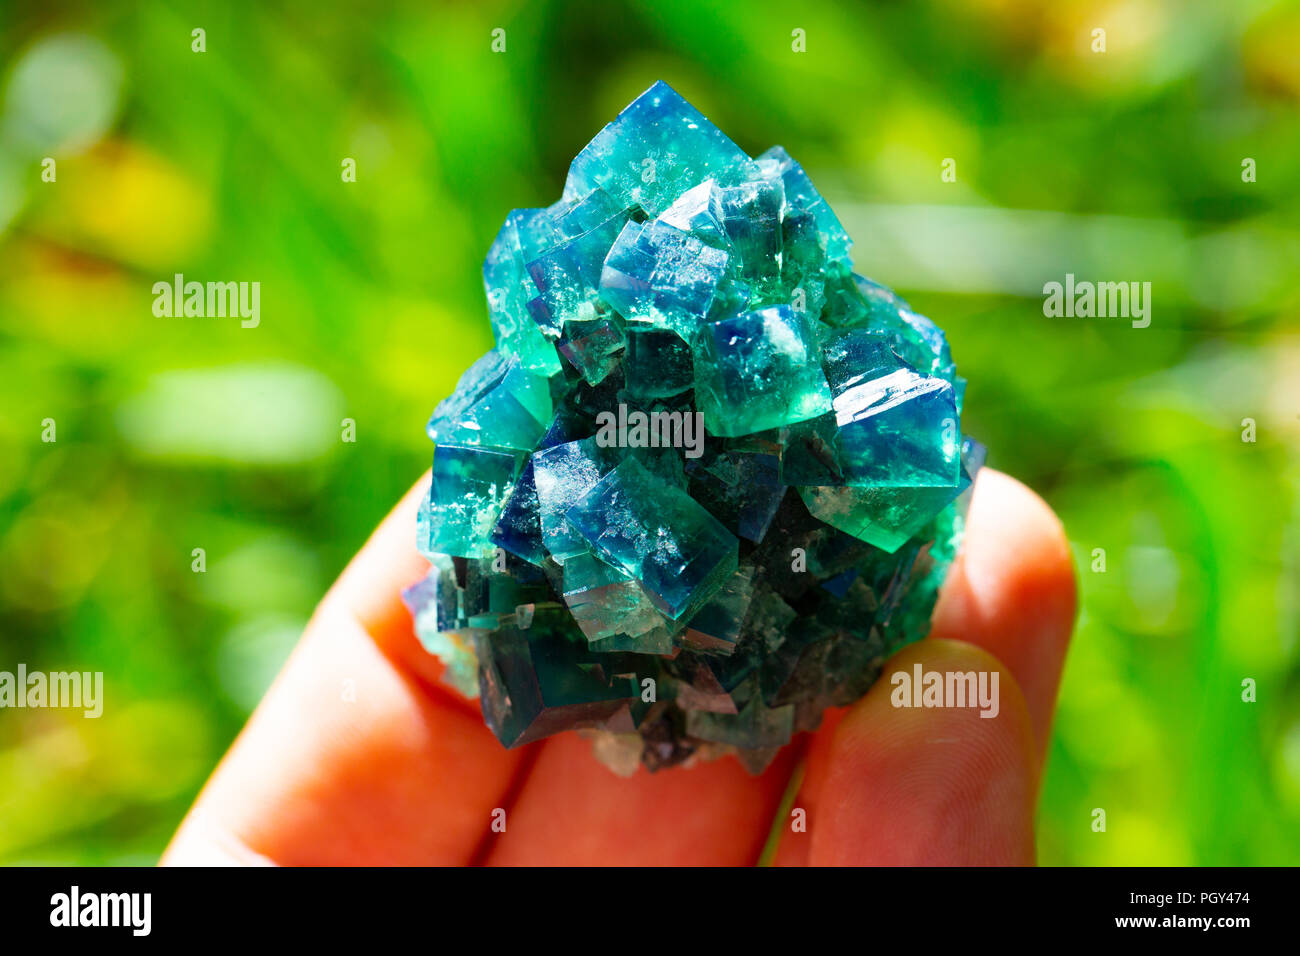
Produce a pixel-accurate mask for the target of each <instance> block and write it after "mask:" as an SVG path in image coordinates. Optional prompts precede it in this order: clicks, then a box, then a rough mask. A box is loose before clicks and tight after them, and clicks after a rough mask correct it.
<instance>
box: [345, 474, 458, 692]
mask: <svg viewBox="0 0 1300 956" xmlns="http://www.w3.org/2000/svg"><path fill="white" fill-rule="evenodd" d="M429 480H430V478H429V473H428V472H425V473H424V475H423V476H421V478H420V480H419V481H417V482H416V483H415V484H414V485H413V486H412V487H411V489H410V491H408V492H407V493H406V494H405V495H404V496H403V497H402V500H401V501H399V502H398V503H397V505H396V506H395V507H394V508H393V510H392V511H390V512H389V513H388V516H387V517H386V518H385V519H384V520H383V521H382V522H381V523H380V525H379V527H378V528H376V529H375V532H374V534H372V535H371V536H370V539H369V540H368V541H366V543H365V545H364V546H363V547H362V548H361V551H360V552H358V554H357V556H356V557H355V558H354V559H353V560H352V561H351V563H349V564H348V566H347V567H346V568H345V569H344V570H343V573H342V574H341V575H340V576H339V579H338V580H337V581H336V582H334V586H333V587H332V588H330V591H329V594H327V595H326V597H325V600H324V602H322V606H338V607H341V608H342V609H343V610H344V611H345V612H346V613H347V614H350V615H351V616H352V617H354V618H355V619H356V620H357V621H358V622H359V623H360V625H361V627H362V628H363V629H364V630H365V631H366V632H367V633H369V634H370V636H371V637H372V638H373V639H374V641H375V644H376V645H378V647H379V649H380V650H381V651H383V653H384V654H385V655H387V656H388V657H389V658H391V659H392V660H393V661H394V663H396V664H397V665H398V667H399V668H400V669H402V670H403V671H404V672H405V673H407V674H410V675H411V676H412V677H415V678H416V679H417V680H419V681H421V682H423V683H424V684H425V686H426V687H427V688H428V689H429V690H430V692H431V693H433V694H435V695H440V696H444V697H446V698H448V699H450V700H452V701H453V702H455V703H456V704H457V705H459V706H461V707H462V708H463V709H464V710H465V711H466V712H467V713H475V714H477V713H478V712H479V711H478V705H477V704H476V703H475V702H474V701H471V700H468V699H467V698H465V697H464V696H463V695H462V694H461V693H460V692H459V691H457V690H456V689H455V688H454V687H452V686H451V685H450V684H447V683H446V682H444V681H443V680H442V679H441V678H442V675H443V672H444V671H445V670H446V667H445V666H444V665H443V663H442V661H440V660H439V659H438V658H436V657H434V656H433V655H432V654H429V653H428V652H427V651H425V649H424V648H423V646H422V645H421V644H420V641H419V638H417V637H416V636H415V628H414V626H413V624H412V621H411V613H410V611H409V609H408V608H407V607H406V605H405V604H404V603H403V601H402V590H403V589H404V588H406V587H409V586H410V585H412V584H414V583H415V582H417V581H419V580H420V579H421V578H423V577H424V575H425V574H426V573H428V570H429V562H428V561H427V560H426V559H425V558H424V557H423V556H422V555H421V554H420V553H419V551H417V550H416V547H415V514H416V511H417V510H418V508H419V505H420V500H421V499H422V498H423V497H424V496H425V495H427V494H428V493H429Z"/></svg>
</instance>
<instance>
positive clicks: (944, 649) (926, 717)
mask: <svg viewBox="0 0 1300 956" xmlns="http://www.w3.org/2000/svg"><path fill="white" fill-rule="evenodd" d="M917 665H919V666H920V668H921V670H922V672H923V673H934V672H937V673H939V674H941V675H944V676H945V677H946V675H948V674H950V673H951V674H965V673H968V672H974V673H975V674H976V680H977V681H978V680H979V675H980V674H983V675H984V679H985V681H986V684H985V686H986V687H988V688H990V689H993V688H996V690H995V691H994V692H993V694H992V695H991V698H990V699H995V700H996V715H994V716H988V717H984V716H981V708H978V707H972V706H939V707H927V706H914V705H909V706H902V705H901V703H900V701H901V700H902V697H901V695H900V694H899V690H900V688H901V687H902V686H903V682H902V681H897V682H896V681H895V680H894V679H893V675H894V674H904V675H907V678H906V679H907V680H909V681H910V680H911V679H913V678H914V676H915V668H916V667H917ZM994 675H997V676H996V677H995V676H994ZM918 700H919V699H918ZM908 702H909V704H912V703H913V701H912V699H911V698H910V697H909V698H908ZM949 703H952V702H951V701H949ZM992 709H993V708H992V707H986V708H983V711H984V712H985V713H988V712H989V711H991V710H992ZM821 759H823V760H824V761H825V766H824V768H823V769H822V770H821V772H822V773H823V775H824V777H823V781H822V783H821V787H820V793H818V794H817V795H816V797H815V808H816V809H815V812H814V813H812V814H810V815H809V819H808V824H809V831H810V833H811V840H810V841H809V851H808V859H809V862H810V863H812V864H813V865H866V864H870V865H877V864H884V865H920V866H939V865H1028V864H1032V863H1033V862H1034V835H1033V805H1034V794H1035V788H1036V782H1035V779H1036V771H1035V768H1034V749H1033V732H1032V727H1031V722H1030V717H1029V714H1028V712H1027V710H1026V707H1025V701H1024V698H1023V696H1022V695H1021V693H1020V690H1019V688H1018V686H1017V684H1016V680H1015V678H1014V677H1013V676H1012V675H1011V673H1010V672H1009V670H1008V669H1006V668H1005V667H1003V666H1002V665H1001V664H1000V663H999V662H998V661H997V660H996V659H995V658H993V657H992V656H990V655H989V654H988V653H987V652H986V651H983V650H982V649H980V648H977V647H973V646H971V645H969V644H963V643H959V642H952V641H923V642H919V643H917V644H914V645H912V646H911V647H909V648H907V649H906V650H904V651H903V652H902V653H900V654H899V655H897V656H896V657H894V658H893V659H892V660H891V661H890V662H889V664H887V665H886V668H885V672H884V674H883V675H882V676H881V679H880V680H879V681H878V682H877V683H876V685H875V686H874V687H873V688H872V690H871V691H870V692H869V693H868V694H867V696H866V697H864V698H863V699H862V700H861V701H859V702H858V703H857V704H855V705H854V706H853V708H852V709H851V710H850V711H849V713H848V714H847V715H846V716H845V718H844V719H843V721H842V722H841V723H840V724H839V726H838V727H837V728H836V730H835V732H834V736H833V738H832V740H831V742H830V744H829V746H828V747H827V748H826V750H825V753H824V754H823V755H822V758H821ZM810 769H812V768H810Z"/></svg>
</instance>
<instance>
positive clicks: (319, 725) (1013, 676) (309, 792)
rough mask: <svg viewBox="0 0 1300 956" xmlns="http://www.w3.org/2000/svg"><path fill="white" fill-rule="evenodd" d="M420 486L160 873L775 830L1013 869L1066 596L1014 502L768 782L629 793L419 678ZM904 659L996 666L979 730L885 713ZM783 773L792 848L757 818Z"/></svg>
mask: <svg viewBox="0 0 1300 956" xmlns="http://www.w3.org/2000/svg"><path fill="white" fill-rule="evenodd" d="M427 489H428V476H427V475H426V476H425V477H424V478H422V479H421V480H420V481H419V482H417V484H416V486H415V488H413V489H412V490H411V491H410V492H409V493H408V494H407V495H406V496H405V498H403V499H402V501H401V502H400V503H399V504H398V505H397V507H396V508H395V509H394V510H393V511H392V512H391V513H390V514H389V515H388V517H387V518H386V519H385V520H384V522H383V523H382V524H381V525H380V527H379V529H378V530H377V531H376V532H375V533H374V535H373V536H372V537H371V539H370V540H369V541H368V542H367V543H366V545H365V546H364V547H363V548H362V549H361V552H360V553H359V554H358V555H357V557H356V558H355V559H354V560H353V561H352V563H351V564H350V565H349V566H348V568H347V569H346V570H345V571H344V572H343V574H342V576H341V577H340V578H339V580H338V582H337V583H336V584H335V585H334V587H333V588H332V589H331V590H330V592H329V593H328V594H327V595H326V597H325V598H324V600H323V601H322V602H321V604H320V606H319V607H318V609H317V611H316V613H315V615H314V616H313V618H312V620H311V622H310V623H309V624H308V626H307V629H306V632H305V633H304V635H303V637H302V640H301V641H300V643H299V645H298V647H297V648H296V649H295V650H294V652H293V654H292V655H291V657H290V658H289V660H288V662H287V663H286V664H285V666H284V668H283V670H282V671H281V673H280V675H279V677H278V678H277V679H276V681H275V683H274V684H273V686H272V687H271V689H270V690H269V691H268V692H267V694H266V697H265V698H264V699H263V700H262V702H261V704H260V705H259V706H258V708H257V710H256V712H255V713H254V714H253V716H252V717H251V718H250V720H249V722H248V725H247V726H246V727H245V728H244V730H243V732H242V733H241V734H240V735H239V737H238V739H237V740H236V741H235V743H234V744H233V746H232V747H231V749H230V751H229V753H227V754H226V756H225V758H224V759H223V760H222V762H221V764H220V765H219V766H218V768H217V770H216V771H215V772H214V774H213V776H212V778H211V779H210V780H209V781H208V783H207V785H206V786H205V787H204V789H203V792H202V793H201V794H200V795H199V798H198V800H197V802H196V803H195V805H194V807H193V809H192V810H191V811H190V813H189V815H188V816H187V817H186V819H185V821H184V822H183V823H182V825H181V827H180V830H179V831H178V832H177V834H176V836H175V838H174V839H173V841H172V844H171V846H170V847H169V848H168V850H167V852H166V853H165V854H164V857H163V860H162V862H163V863H165V864H172V865H186V864H198V865H204V864H221V863H259V862H260V863H268V862H269V863H280V864H324V865H354V864H355V865H375V864H409V865H421V864H451V865H457V864H470V863H489V864H507V865H508V864H560V865H564V864H602V865H619V864H630V865H689V864H715V865H742V864H749V863H753V862H755V861H756V860H757V859H758V857H759V854H760V851H761V850H762V848H763V846H764V844H765V842H766V841H767V839H768V836H769V833H771V832H773V829H774V822H775V824H776V826H777V827H779V829H780V837H779V843H778V844H777V845H776V852H775V857H774V862H775V863H777V864H805V863H808V864H814V865H835V864H919V865H939V864H1029V863H1033V862H1034V835H1033V814H1034V804H1035V802H1036V799H1037V792H1038V784H1039V778H1040V776H1041V773H1042V766H1043V759H1044V756H1045V752H1046V748H1047V741H1048V734H1049V730H1050V726H1051V718H1052V711H1053V707H1054V705H1055V699H1056V692H1057V687H1058V684H1059V682H1060V674H1061V667H1062V664H1063V661H1064V657H1065V650H1066V646H1067V644H1068V642H1069V638H1070V632H1071V630H1072V629H1073V623H1074V611H1075V582H1074V572H1073V568H1072V564H1071V561H1070V554H1069V549H1068V547H1067V545H1066V541H1065V537H1064V534H1063V533H1062V530H1061V527H1060V524H1059V523H1058V521H1057V519H1056V517H1055V516H1054V515H1053V514H1052V512H1051V511H1050V509H1048V507H1047V505H1046V504H1044V503H1043V501H1042V500H1041V499H1040V498H1039V497H1038V496H1037V495H1035V494H1034V493H1033V492H1032V491H1030V490H1029V489H1027V488H1026V487H1025V486H1024V485H1021V484H1020V483H1019V482H1017V481H1015V480H1014V479H1011V478H1008V477H1007V476H1005V475H1002V474H1000V473H998V472H994V471H992V470H990V469H987V468H986V469H984V470H983V471H981V473H980V476H979V479H978V481H977V482H976V485H975V491H974V498H973V500H972V504H971V511H970V517H969V523H968V527H967V533H966V540H965V542H964V544H963V547H962V552H961V554H960V556H959V557H958V559H957V561H956V563H955V564H954V565H953V567H952V570H951V571H950V573H949V576H948V579H947V581H946V583H945V586H944V589H943V592H942V594H941V596H940V599H939V604H938V606H937V607H936V609H935V614H934V619H933V626H932V631H931V634H930V637H929V638H928V639H926V640H924V641H920V642H917V643H915V644H912V645H910V646H909V647H907V648H905V649H904V650H903V651H901V652H900V653H899V654H897V655H896V656H895V657H894V658H892V659H891V660H890V661H889V662H888V664H886V666H885V670H884V673H883V674H882V676H881V679H880V680H879V681H878V682H877V683H876V684H875V685H874V686H873V687H872V689H871V691H870V692H869V693H868V694H867V695H866V696H865V697H864V698H863V699H862V700H860V701H858V702H857V703H856V704H854V705H853V706H852V707H849V708H841V709H839V710H837V711H832V712H828V713H827V714H826V718H825V720H824V722H823V724H822V727H821V728H820V729H819V730H818V731H817V732H816V733H814V734H810V735H803V736H801V737H799V738H797V739H796V740H795V741H794V742H793V743H792V744H791V745H790V746H788V747H787V748H786V749H785V750H784V751H783V752H782V753H781V755H780V756H779V757H778V758H777V759H776V760H775V761H774V762H773V764H772V766H770V767H769V768H768V769H767V771H766V772H764V773H763V774H761V775H760V776H757V777H754V776H750V775H749V774H748V773H747V772H746V771H745V770H744V769H743V768H742V767H741V766H740V764H739V763H738V762H737V761H736V760H735V759H734V758H733V757H726V758H724V759H721V760H717V761H713V762H709V763H702V764H700V765H698V766H695V767H689V768H673V769H669V770H663V771H660V772H658V773H655V774H650V773H647V772H646V771H645V770H644V769H642V770H640V771H638V772H637V773H636V775H634V776H633V777H630V778H626V779H624V778H620V777H617V776H615V775H614V774H612V773H611V772H610V771H609V770H607V769H606V768H605V767H604V766H602V765H601V764H599V763H598V762H597V761H596V760H595V758H594V757H593V756H592V755H591V753H590V750H591V745H590V743H589V742H588V741H586V740H583V739H581V738H580V737H578V735H576V734H574V733H566V734H561V735H558V736H556V737H552V738H549V739H547V740H543V741H539V742H537V743H535V744H531V745H529V746H527V747H522V748H519V749H517V750H506V749H504V748H503V747H502V746H501V745H500V743H498V742H497V740H496V738H495V737H493V736H492V734H491V733H490V732H489V731H488V729H487V728H486V727H485V726H484V724H483V720H482V717H481V716H480V715H479V711H478V705H477V702H475V701H471V700H467V699H465V698H463V697H461V696H460V695H459V694H457V693H456V691H454V690H453V689H452V688H451V687H449V686H448V685H446V684H444V683H442V682H441V681H440V680H439V676H440V674H441V672H442V665H441V663H440V662H439V661H437V660H436V659H435V658H433V657H431V656H430V655H428V654H427V653H426V652H425V651H424V649H423V648H422V647H421V646H420V643H419V641H418V640H417V639H416V637H415V634H414V632H413V629H412V625H411V620H410V616H409V614H408V612H407V610H406V608H405V606H404V605H403V604H402V601H401V597H400V591H401V589H402V588H403V587H405V586H407V585H409V584H411V583H412V582H414V581H416V580H418V579H419V578H420V577H421V576H422V575H423V573H424V571H425V570H426V569H427V567H428V564H427V562H426V561H425V560H424V559H423V558H421V557H420V556H419V554H417V553H416V551H415V548H414V527H415V510H416V506H417V504H418V501H419V497H420V495H421V494H424V493H427ZM917 663H920V664H922V665H923V667H924V669H925V670H926V671H941V672H946V671H972V670H973V671H990V672H991V671H997V672H998V674H999V690H1000V707H999V712H998V714H997V716H996V717H994V718H992V719H984V718H981V717H980V716H979V711H978V710H977V709H973V708H938V709H911V708H895V707H894V706H893V705H892V704H891V702H890V694H891V690H892V688H891V686H890V682H889V675H890V674H892V673H894V672H896V671H899V670H906V671H911V669H912V668H913V666H914V665H915V664H917ZM796 770H798V773H799V775H800V776H799V779H800V780H801V783H800V785H799V790H798V793H797V795H796V797H795V799H794V803H793V806H794V807H796V808H800V809H802V810H803V811H805V819H806V824H807V829H806V832H792V830H791V827H790V819H789V818H784V819H782V820H776V821H774V817H775V816H776V814H777V813H778V811H779V810H780V803H781V798H782V795H783V794H784V793H785V792H786V789H787V787H788V785H789V783H790V781H791V779H792V776H793V775H794V774H795V773H796ZM497 810H504V811H505V822H506V828H505V832H500V833H498V832H494V830H493V829H492V826H491V824H492V822H493V819H494V811H497ZM782 815H783V817H784V813H783V814H782ZM496 816H497V817H498V818H499V816H500V815H499V814H496Z"/></svg>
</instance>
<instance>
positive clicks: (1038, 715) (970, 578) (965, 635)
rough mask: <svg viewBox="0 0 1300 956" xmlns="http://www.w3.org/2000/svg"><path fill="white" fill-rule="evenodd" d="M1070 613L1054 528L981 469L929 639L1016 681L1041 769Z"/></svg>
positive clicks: (1029, 495)
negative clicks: (972, 655) (977, 650)
mask: <svg viewBox="0 0 1300 956" xmlns="http://www.w3.org/2000/svg"><path fill="white" fill-rule="evenodd" d="M1074 613H1075V580H1074V565H1073V562H1072V561H1071V558H1070V549H1069V544H1068V542H1067V541H1066V538H1065V533H1064V531H1063V530H1062V528H1061V523H1060V521H1059V520H1057V518H1056V515H1054V514H1053V513H1052V510H1051V509H1050V508H1049V507H1048V506H1047V504H1046V503H1045V502H1044V501H1043V499H1042V498H1040V497H1038V495H1036V494H1034V492H1032V491H1030V490H1029V489H1028V488H1026V487H1025V486H1024V485H1022V484H1021V483H1020V482H1018V481H1016V480H1015V479H1014V478H1011V477H1008V476H1007V475H1004V474H1001V473H1000V472H996V471H992V470H991V469H987V468H986V469H984V470H983V471H981V472H980V475H979V479H978V480H977V481H976V483H975V491H974V497H973V499H972V501H971V507H970V514H969V520H968V523H967V526H966V534H965V539H964V540H963V543H962V548H961V552H960V553H959V555H958V557H957V560H956V562H955V563H954V564H953V567H952V570H951V571H950V572H949V575H948V579H947V580H946V581H945V582H944V588H943V592H942V593H941V595H940V597H939V603H938V605H937V607H936V608H935V613H934V623H933V627H932V629H931V636H933V637H939V638H948V639H951V640H959V641H967V642H969V643H971V644H975V645H976V646H978V647H982V648H984V649H985V650H987V651H988V652H989V653H991V654H992V655H993V656H994V657H996V658H997V659H998V660H1000V661H1001V662H1002V663H1003V664H1005V665H1006V666H1007V668H1008V669H1009V670H1010V671H1011V673H1012V674H1014V675H1015V678H1016V681H1017V682H1018V683H1019V684H1020V687H1021V690H1022V691H1023V692H1024V695H1025V701H1026V704H1027V705H1028V707H1029V715H1030V717H1031V719H1032V720H1033V727H1034V738H1035V741H1036V748H1037V754H1038V759H1039V761H1040V765H1041V761H1042V760H1043V759H1044V758H1045V756H1046V753H1047V743H1048V738H1049V736H1050V733H1051V725H1052V713H1053V710H1054V708H1055V705H1056V693H1057V689H1058V687H1059V685H1060V682H1061V669H1062V667H1063V665H1064V662H1065V652H1066V648H1067V647H1068V646H1069V643H1070V635H1071V633H1072V631H1073V630H1074Z"/></svg>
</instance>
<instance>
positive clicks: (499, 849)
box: [487, 733, 795, 866]
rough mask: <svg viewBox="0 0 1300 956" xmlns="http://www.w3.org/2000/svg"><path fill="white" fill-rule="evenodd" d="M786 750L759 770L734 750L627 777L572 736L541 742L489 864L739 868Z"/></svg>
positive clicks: (778, 785) (767, 820)
mask: <svg viewBox="0 0 1300 956" xmlns="http://www.w3.org/2000/svg"><path fill="white" fill-rule="evenodd" d="M794 758H795V754H794V752H793V748H790V747H787V748H786V749H785V750H784V751H783V752H782V753H781V754H780V755H779V756H778V757H777V759H776V760H774V761H773V763H772V765H771V766H770V767H768V768H767V770H766V771H765V772H764V773H763V774H761V775H759V776H751V775H750V774H749V773H748V772H747V771H746V770H745V769H744V768H743V767H742V766H741V765H740V764H739V763H738V762H737V761H736V759H735V758H734V757H730V756H728V757H724V758H722V759H720V760H713V761H708V762H703V763H700V764H699V765H697V766H694V767H687V768H681V767H675V768H670V769H667V770H660V771H657V772H656V773H653V774H652V773H649V772H648V771H646V770H645V768H644V767H643V768H640V769H638V771H637V772H636V774H634V775H633V776H631V777H627V778H623V777H618V776H615V775H614V774H613V773H612V772H610V771H609V770H608V769H607V768H605V767H604V766H603V765H601V764H600V763H598V762H597V761H596V760H595V758H594V757H593V756H592V753H591V742H590V741H588V740H584V739H583V738H581V737H579V736H578V735H576V734H571V733H570V734H562V735H560V736H558V737H554V738H552V739H550V740H548V741H546V743H545V745H544V747H543V749H542V752H541V754H540V756H539V757H538V758H537V763H536V764H535V765H534V767H533V769H532V771H531V773H530V774H529V777H528V781H527V784H526V785H525V786H524V788H523V790H522V791H521V793H520V795H519V798H518V800H517V801H516V802H515V805H514V807H513V808H512V809H511V810H510V811H509V824H508V826H507V828H506V832H505V833H503V834H500V835H498V836H495V837H493V844H492V849H491V852H490V853H489V855H488V857H487V861H488V863H490V864H494V865H503V866H519V865H523V866H526V865H560V866H586V865H602V866H694V865H713V866H739V865H748V864H752V863H754V862H755V861H756V860H757V859H758V855H759V852H760V850H761V849H762V846H763V842H764V840H765V839H766V837H767V834H768V831H769V828H770V826H771V821H772V815H773V813H774V812H775V810H776V807H777V804H778V803H779V802H780V800H781V794H782V793H783V791H784V789H785V785H786V781H787V780H788V779H789V776H790V771H791V767H792V766H793V761H794Z"/></svg>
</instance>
